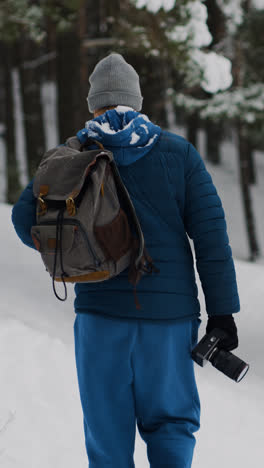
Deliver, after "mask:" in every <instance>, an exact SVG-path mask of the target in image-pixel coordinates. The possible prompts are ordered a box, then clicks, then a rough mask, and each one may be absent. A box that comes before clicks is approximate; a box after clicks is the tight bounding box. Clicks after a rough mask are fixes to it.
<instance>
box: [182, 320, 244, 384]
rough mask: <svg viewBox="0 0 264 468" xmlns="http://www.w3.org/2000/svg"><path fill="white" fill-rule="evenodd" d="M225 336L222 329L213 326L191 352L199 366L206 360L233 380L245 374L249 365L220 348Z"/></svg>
mask: <svg viewBox="0 0 264 468" xmlns="http://www.w3.org/2000/svg"><path fill="white" fill-rule="evenodd" d="M226 337H227V334H226V332H225V331H224V330H221V329H220V328H214V329H213V330H211V331H210V333H208V334H206V335H204V336H203V338H202V339H201V340H200V341H199V343H198V344H197V345H196V346H195V347H194V348H193V350H192V352H191V356H192V359H193V360H194V361H195V362H196V363H197V364H198V365H199V366H201V367H204V366H205V365H206V364H207V362H208V361H210V362H211V364H212V366H214V367H215V368H216V369H218V370H219V371H220V372H222V373H223V374H225V375H226V376H227V377H230V378H231V379H232V380H235V382H240V380H242V378H243V377H244V376H245V375H246V373H247V371H248V369H249V365H248V364H247V363H246V362H244V361H242V360H241V359H240V358H239V357H238V356H235V355H234V354H233V353H231V352H230V351H226V350H225V349H222V348H221V340H223V339H224V338H226Z"/></svg>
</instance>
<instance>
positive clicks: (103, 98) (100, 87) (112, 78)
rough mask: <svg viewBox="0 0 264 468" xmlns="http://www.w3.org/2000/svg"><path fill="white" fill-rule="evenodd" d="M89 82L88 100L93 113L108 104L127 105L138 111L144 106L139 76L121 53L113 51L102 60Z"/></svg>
mask: <svg viewBox="0 0 264 468" xmlns="http://www.w3.org/2000/svg"><path fill="white" fill-rule="evenodd" d="M89 83H90V85H91V86H90V90H89V93H88V97H87V102H88V108H89V111H90V112H91V113H93V112H94V111H95V110H97V109H101V108H103V107H106V106H118V105H126V106H129V107H132V108H133V109H135V111H137V112H139V111H140V110H141V108H142V101H143V97H142V95H141V90H140V84H139V76H138V74H137V72H136V70H135V69H134V68H133V67H132V65H130V64H129V63H127V62H126V61H125V59H124V57H122V55H121V54H117V53H112V54H110V55H108V56H107V57H105V58H103V59H102V60H100V62H98V63H97V65H96V66H95V68H94V71H93V73H92V74H91V75H90V77H89Z"/></svg>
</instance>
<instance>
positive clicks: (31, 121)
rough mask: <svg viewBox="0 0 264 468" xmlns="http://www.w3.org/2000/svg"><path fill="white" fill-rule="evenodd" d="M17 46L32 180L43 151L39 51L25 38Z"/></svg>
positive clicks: (29, 168) (29, 169)
mask: <svg viewBox="0 0 264 468" xmlns="http://www.w3.org/2000/svg"><path fill="white" fill-rule="evenodd" d="M19 46H20V47H19V62H18V63H19V65H20V71H21V84H22V87H21V89H22V97H23V109H24V118H25V130H26V142H27V145H26V146H27V158H28V172H29V177H30V179H32V177H33V176H34V175H35V172H36V169H37V167H38V164H39V162H40V159H41V157H42V155H43V153H44V151H45V145H44V130H43V118H42V108H41V97H40V85H41V73H40V65H39V62H38V58H39V56H40V55H41V49H40V47H39V46H38V45H36V44H35V43H34V42H33V41H32V40H29V39H27V38H26V37H24V38H23V39H21V41H20V42H19Z"/></svg>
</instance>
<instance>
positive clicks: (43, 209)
mask: <svg viewBox="0 0 264 468" xmlns="http://www.w3.org/2000/svg"><path fill="white" fill-rule="evenodd" d="M40 195H42V193H41V194H40ZM40 195H39V196H38V201H39V206H40V211H38V213H37V214H38V216H41V215H44V214H45V213H46V212H47V209H48V208H47V203H45V201H44V200H43V198H41V196H40Z"/></svg>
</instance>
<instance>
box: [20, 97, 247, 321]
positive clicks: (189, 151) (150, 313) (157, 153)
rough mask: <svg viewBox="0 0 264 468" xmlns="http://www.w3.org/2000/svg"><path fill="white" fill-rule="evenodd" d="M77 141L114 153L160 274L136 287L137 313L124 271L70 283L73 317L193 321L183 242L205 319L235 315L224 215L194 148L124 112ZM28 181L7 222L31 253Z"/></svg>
mask: <svg viewBox="0 0 264 468" xmlns="http://www.w3.org/2000/svg"><path fill="white" fill-rule="evenodd" d="M77 135H78V137H79V139H80V140H81V141H82V142H85V140H86V138H87V136H89V137H93V138H96V139H97V140H99V141H101V142H102V143H103V144H104V146H105V147H106V148H107V149H109V150H111V151H113V154H114V158H115V161H116V163H117V165H118V168H119V172H120V174H121V177H122V179H123V181H124V183H125V185H126V187H127V189H128V192H129V194H130V196H131V199H132V201H133V203H134V206H135V209H136V212H137V215H138V218H139V221H140V223H141V227H142V230H143V233H144V237H145V243H146V247H147V249H148V251H149V254H150V256H151V257H152V259H153V262H154V265H155V266H156V267H157V268H159V269H160V273H158V274H157V273H153V274H152V275H145V276H143V277H142V279H141V280H140V282H139V283H138V286H137V295H138V299H139V302H140V305H141V309H140V310H137V309H136V306H135V302H134V298H133V286H132V285H131V284H130V283H129V282H128V279H127V271H128V270H124V271H123V272H122V273H120V274H119V275H118V276H116V277H114V278H112V279H110V280H107V281H104V282H99V283H90V284H89V283H76V284H75V285H74V290H75V293H76V298H75V301H74V307H75V312H76V313H78V312H93V313H101V314H107V315H112V316H119V317H127V318H128V317H140V318H144V319H167V320H168V319H186V318H188V319H190V318H195V317H199V316H200V303H199V300H198V297H197V296H198V288H197V284H196V280H195V271H194V261H193V255H192V250H191V247H190V242H189V239H188V236H189V237H190V238H191V239H193V242H194V248H195V257H196V266H197V270H198V273H199V277H200V280H201V284H202V288H203V292H204V295H205V302H206V310H207V314H208V315H209V316H211V315H224V314H233V313H235V312H239V310H240V303H239V297H238V291H237V282H236V273H235V269H234V262H233V258H232V251H231V247H230V245H229V239H228V235H227V228H226V221H225V214H224V210H223V207H222V203H221V200H220V198H219V196H218V194H217V191H216V188H215V186H214V184H213V181H212V178H211V176H210V174H209V173H208V171H207V169H206V167H205V164H204V162H203V160H202V158H201V156H200V154H199V153H198V152H197V150H196V149H195V148H194V146H193V145H192V144H190V143H189V142H188V141H187V140H186V139H185V138H183V137H181V136H178V135H176V134H174V133H171V132H168V131H163V130H161V128H160V127H159V126H157V125H154V124H153V123H152V122H150V121H149V119H148V117H147V116H145V115H144V114H142V113H139V112H135V111H133V110H129V109H127V108H124V107H122V106H118V107H117V108H116V109H112V110H109V111H107V112H105V113H104V114H102V115H100V116H99V117H96V118H95V119H92V120H90V121H88V122H86V125H85V128H84V129H82V130H80V131H79V132H78V134H77ZM91 148H92V147H91ZM33 180H34V179H33ZM33 180H32V181H31V182H30V183H29V185H28V186H27V187H26V188H25V190H24V191H23V192H22V194H21V196H20V198H19V200H18V202H17V203H16V204H15V205H14V207H13V210H12V222H13V224H14V227H15V229H16V232H17V234H18V236H19V237H20V238H21V240H22V241H23V242H24V243H25V244H26V245H28V246H29V247H32V248H35V246H34V243H33V241H32V239H31V235H30V228H31V226H32V225H34V224H36V217H35V210H36V199H35V197H34V195H33V191H32V185H33ZM187 234H188V236H187Z"/></svg>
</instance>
